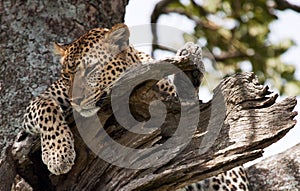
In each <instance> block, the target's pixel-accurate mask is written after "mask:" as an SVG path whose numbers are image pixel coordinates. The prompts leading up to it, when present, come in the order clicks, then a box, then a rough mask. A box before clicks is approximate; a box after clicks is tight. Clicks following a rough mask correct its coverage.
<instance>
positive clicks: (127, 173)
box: [13, 58, 297, 191]
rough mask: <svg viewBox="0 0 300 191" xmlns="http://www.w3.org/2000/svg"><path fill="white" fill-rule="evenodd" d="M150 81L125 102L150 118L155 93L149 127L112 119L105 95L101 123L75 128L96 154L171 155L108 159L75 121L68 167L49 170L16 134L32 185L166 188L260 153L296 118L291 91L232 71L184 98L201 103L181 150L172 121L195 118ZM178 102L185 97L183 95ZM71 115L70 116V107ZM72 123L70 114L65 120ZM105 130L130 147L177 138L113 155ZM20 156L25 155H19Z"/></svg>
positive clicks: (185, 66)
mask: <svg viewBox="0 0 300 191" xmlns="http://www.w3.org/2000/svg"><path fill="white" fill-rule="evenodd" d="M168 61H169V62H171V63H172V64H174V65H176V66H177V67H179V68H180V69H182V70H183V71H191V70H197V66H196V67H195V65H190V63H189V62H188V60H187V59H184V58H182V59H179V60H172V59H169V60H168ZM161 62H162V61H157V62H156V63H152V64H150V65H147V66H145V67H136V68H132V69H131V70H129V71H128V72H127V73H126V74H125V75H124V76H123V77H122V78H121V79H122V80H123V81H125V82H126V83H123V86H122V87H123V88H124V89H127V88H129V89H130V87H129V84H131V83H134V82H135V80H137V79H138V78H139V75H140V74H145V73H147V72H149V73H150V75H154V74H155V67H156V65H158V64H161ZM161 70H162V69H161ZM153 71H154V73H152V72H153ZM162 71H163V70H162ZM166 74H168V73H167V72H166ZM122 80H121V81H122ZM156 82H157V80H156V79H154V80H149V81H147V82H144V83H142V84H140V85H139V86H137V88H135V90H134V91H133V93H132V94H131V98H130V100H129V105H130V108H131V113H132V115H133V116H134V117H135V118H136V119H137V120H139V121H147V120H149V119H150V120H152V118H151V116H150V114H149V105H151V104H150V103H151V102H152V101H153V100H157V99H160V100H163V102H164V103H165V105H166V109H167V111H168V112H167V113H166V118H165V121H164V123H163V124H162V125H161V126H160V127H161V128H159V129H155V130H153V131H152V132H151V133H149V134H135V133H131V132H129V131H128V130H125V129H124V128H122V127H121V126H120V125H119V124H118V123H117V121H116V119H115V117H114V116H113V115H112V110H111V107H110V103H108V102H106V103H105V106H104V107H103V108H102V109H101V111H100V112H99V120H100V121H101V124H103V126H104V129H105V131H103V128H97V127H98V126H97V124H98V119H89V120H84V119H82V120H77V121H76V125H77V128H78V129H79V131H81V136H83V134H82V132H92V133H87V134H86V135H88V140H89V143H94V145H95V144H96V145H97V147H96V149H94V150H93V151H94V152H95V153H97V154H101V155H102V156H109V157H112V158H113V159H114V160H115V161H117V160H118V159H121V161H122V160H123V161H124V163H126V164H129V163H133V164H134V162H136V161H137V162H140V163H139V164H140V167H142V166H147V164H148V163H151V162H153V160H148V159H149V157H150V158H151V157H155V156H159V154H161V153H162V154H163V155H161V156H164V157H166V158H169V159H170V161H169V162H167V163H162V164H159V165H157V166H153V167H152V168H146V169H126V168H122V167H118V166H115V165H110V164H109V163H107V162H105V161H104V160H102V159H100V158H98V157H97V156H96V155H95V154H94V153H92V152H91V150H90V149H89V148H87V147H86V143H85V142H83V140H82V139H81V138H80V135H79V133H78V132H77V129H76V128H73V129H74V133H75V141H76V152H77V159H76V161H75V166H74V167H73V169H72V170H71V171H70V172H69V173H68V174H66V175H61V176H54V175H49V172H48V171H47V169H46V168H45V166H43V165H42V162H41V156H40V150H39V149H38V148H39V147H36V148H35V146H38V145H39V143H38V141H35V142H34V139H23V141H25V143H24V145H30V147H29V148H30V149H29V150H28V149H27V150H26V149H25V150H24V149H23V150H22V149H21V148H20V147H18V146H16V145H18V144H19V145H20V142H19V141H16V142H15V147H14V149H13V150H14V152H15V151H18V152H15V153H18V155H14V156H15V160H16V161H19V163H18V167H17V169H18V173H19V174H20V175H21V176H22V177H24V178H25V179H26V180H27V181H28V182H29V183H30V184H31V185H32V186H33V187H34V188H36V189H43V190H53V189H56V190H124V191H127V190H172V189H176V188H179V187H182V186H184V185H187V184H189V183H191V182H195V181H198V180H202V179H205V178H207V177H210V176H212V175H216V174H218V173H220V172H222V171H225V170H228V169H230V168H232V167H235V166H237V165H240V164H243V163H245V162H248V161H250V160H253V159H255V158H258V157H260V156H261V155H262V151H263V148H265V147H267V146H268V145H270V144H272V143H274V142H276V141H277V140H278V139H280V138H281V137H283V136H284V135H285V134H286V133H287V132H288V131H289V130H290V129H291V128H292V127H293V126H294V125H295V124H296V121H295V120H293V118H294V117H295V115H297V114H296V112H293V111H292V110H293V108H294V107H295V105H296V99H295V98H287V99H285V100H283V101H282V102H279V103H275V100H276V98H277V95H276V94H271V92H270V91H268V88H267V87H264V86H262V85H260V84H259V83H258V80H257V78H256V77H255V75H254V74H253V73H245V74H237V75H234V76H232V77H229V78H226V79H224V80H223V81H222V82H221V83H220V85H219V86H218V87H217V88H216V89H215V90H214V97H213V99H212V100H211V102H209V103H200V106H194V105H190V106H189V109H188V110H187V111H196V110H199V109H200V111H201V113H200V115H199V123H198V127H197V129H196V131H195V132H192V135H193V139H192V140H191V142H190V143H189V144H188V146H187V147H186V148H185V149H184V150H183V152H179V151H180V149H179V148H180V147H181V146H182V145H181V144H177V143H178V142H180V140H182V139H181V138H182V137H181V135H180V134H176V130H177V128H178V122H179V121H181V120H185V121H186V124H185V125H186V126H185V128H186V129H187V131H190V129H189V126H190V125H192V122H193V120H194V119H191V118H189V115H188V116H187V117H186V118H185V119H182V118H183V117H182V118H180V117H181V116H182V114H181V115H180V112H181V109H182V106H181V105H180V102H179V101H178V100H174V99H172V98H171V99H168V98H166V97H161V95H159V94H158V93H157V91H155V89H153V84H155V83H156ZM126 84H128V87H126ZM119 96H121V94H120V95H119ZM116 103H117V105H122V104H124V100H122V99H119V100H118V99H117V101H116ZM183 103H185V104H186V105H189V104H188V102H183ZM154 105H155V104H154ZM152 106H153V105H152ZM152 106H151V107H152ZM151 107H150V108H151ZM150 110H151V109H150ZM156 112H157V113H158V114H157V115H158V116H159V115H161V114H163V113H160V110H156ZM152 114H153V113H152ZM74 116H75V117H76V113H75V114H74ZM152 117H153V116H152ZM154 118H155V116H154ZM77 119H78V118H77ZM155 119H156V118H155ZM155 119H154V122H155ZM74 125H75V123H74V121H72V119H71V120H70V126H74ZM139 125H141V124H139ZM146 126H147V123H146V122H145V123H142V125H141V126H140V128H142V129H145V127H146ZM95 127H96V128H95ZM81 128H83V129H81ZM93 128H95V129H93ZM105 132H106V133H107V134H109V136H110V137H112V138H113V139H114V140H115V141H117V142H118V143H120V144H122V145H125V146H127V147H131V148H136V149H142V148H151V147H154V146H160V145H164V144H166V141H168V140H169V139H171V138H172V139H175V140H177V141H175V144H174V145H170V146H169V147H166V148H165V149H161V150H158V152H150V153H147V154H148V155H146V156H145V155H138V154H136V153H131V152H128V153H125V156H121V157H118V155H119V154H124V153H122V152H119V151H116V150H112V149H110V147H109V146H110V145H109V144H108V142H107V139H108V138H109V136H108V135H106V133H105ZM185 133H188V132H185ZM86 135H85V136H84V137H86ZM21 142H22V141H21ZM33 143H34V144H33ZM24 145H23V147H24ZM31 145H35V146H33V147H32V146H31ZM32 148H35V149H32ZM112 153H113V154H112ZM126 154H127V155H126ZM20 156H22V159H23V161H26V162H20V161H21V160H20ZM24 158H25V159H26V160H24ZM156 159H158V160H159V159H160V158H156ZM147 160H148V161H147ZM20 169H22V170H20ZM29 175H30V176H29ZM32 177H34V178H32ZM45 185H47V186H45Z"/></svg>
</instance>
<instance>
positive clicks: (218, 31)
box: [125, 0, 300, 165]
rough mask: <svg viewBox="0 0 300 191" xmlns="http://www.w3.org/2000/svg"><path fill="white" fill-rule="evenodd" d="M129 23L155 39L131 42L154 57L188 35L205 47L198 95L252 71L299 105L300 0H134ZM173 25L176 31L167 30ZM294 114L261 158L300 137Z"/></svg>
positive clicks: (168, 53)
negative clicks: (281, 135)
mask: <svg viewBox="0 0 300 191" xmlns="http://www.w3.org/2000/svg"><path fill="white" fill-rule="evenodd" d="M125 23H126V24H127V25H128V26H129V27H130V28H131V29H132V31H133V32H134V34H132V35H131V37H132V38H137V36H142V37H143V38H149V40H148V42H152V43H148V44H147V43H144V44H138V43H136V42H135V39H132V43H133V44H134V45H135V46H136V47H137V48H138V49H141V50H143V51H145V52H147V53H149V54H152V55H153V56H154V57H155V58H162V57H166V56H172V55H174V50H176V49H178V48H180V47H181V46H182V45H183V44H184V43H185V42H187V41H192V42H195V43H198V44H200V45H201V46H203V47H204V48H203V50H204V63H205V67H206V70H207V73H206V75H205V80H204V82H203V85H202V88H201V89H200V93H199V97H200V99H202V100H204V101H208V100H210V99H211V97H212V93H211V92H212V90H213V89H214V87H215V86H216V85H217V84H218V83H219V82H220V80H221V79H222V78H224V77H226V76H229V75H232V74H234V73H237V72H250V71H251V72H254V73H255V74H256V75H257V76H258V79H259V81H260V82H261V83H262V84H265V85H268V86H269V87H270V89H271V91H274V92H276V93H278V94H280V97H279V98H278V101H280V100H282V99H284V98H286V97H287V96H297V100H298V104H297V107H296V109H295V110H296V111H298V112H299V111H300V106H299V105H300V104H299V102H300V81H299V80H300V63H299V55H300V33H299V31H300V1H298V0H289V1H285V0H267V1H265V0H257V1H250V0H222V1H221V0H163V1H160V0H150V1H140V0H130V1H129V4H128V6H127V7H126V14H125ZM150 23H158V27H157V28H156V29H155V30H154V29H153V28H152V29H151V27H148V29H146V30H148V31H145V33H144V32H143V34H136V33H135V29H136V28H137V27H139V26H143V25H145V24H150ZM148 26H149V25H148ZM159 26H161V27H159ZM166 26H168V27H166ZM170 27H171V28H173V29H174V30H173V31H176V32H168V29H166V28H170ZM144 28H147V27H144ZM151 30H152V31H151ZM136 31H137V30H136ZM145 34H152V36H151V35H150V36H147V35H145ZM153 44H154V45H153ZM162 44H163V45H165V46H160V45H162ZM296 119H297V120H298V124H297V125H296V127H294V128H293V129H292V130H291V131H290V132H289V133H288V134H287V135H286V136H285V137H284V138H283V139H281V140H280V141H278V142H277V143H275V144H273V145H271V146H270V147H268V148H267V149H266V150H265V151H266V152H265V153H264V157H263V158H265V157H267V156H270V155H273V154H276V153H279V152H282V151H284V150H286V149H287V148H289V147H292V146H294V145H295V144H298V143H300V139H299V135H300V124H299V121H300V117H299V116H297V117H296ZM263 158H260V159H257V160H256V161H253V162H250V164H253V163H255V162H258V161H260V160H262V159H263ZM248 165H249V164H248Z"/></svg>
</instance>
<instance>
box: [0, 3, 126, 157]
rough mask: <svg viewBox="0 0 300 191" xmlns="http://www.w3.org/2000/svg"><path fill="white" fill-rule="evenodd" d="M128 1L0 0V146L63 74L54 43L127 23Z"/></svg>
mask: <svg viewBox="0 0 300 191" xmlns="http://www.w3.org/2000/svg"><path fill="white" fill-rule="evenodd" d="M127 3H128V0H92V1H81V0H58V1H51V0H45V1H39V0H27V1H23V0H16V1H10V0H1V1H0V23H1V25H0V97H1V99H0V103H1V110H0V135H1V136H0V150H1V151H2V150H3V147H4V146H7V145H8V143H9V142H11V141H12V140H13V137H15V135H16V134H17V132H18V131H19V129H20V128H19V127H20V124H21V118H22V115H23V113H24V109H25V107H26V106H27V104H28V101H29V100H30V99H32V97H34V96H36V95H38V94H39V93H41V92H42V91H43V90H45V89H46V87H47V86H48V85H50V84H51V83H53V82H54V81H55V80H56V79H57V78H58V76H59V70H60V65H59V62H58V58H54V57H53V51H52V45H53V42H60V43H69V42H72V40H74V39H75V38H77V37H79V36H80V35H81V34H83V33H85V32H86V31H87V30H89V29H91V28H95V27H111V26H113V25H114V24H116V23H121V22H124V14H125V6H126V5H127Z"/></svg>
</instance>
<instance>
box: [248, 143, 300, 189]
mask: <svg viewBox="0 0 300 191" xmlns="http://www.w3.org/2000/svg"><path fill="white" fill-rule="evenodd" d="M247 173H248V177H249V182H250V185H251V187H252V189H253V190H266V191H269V190H278V191H280V190H282V191H285V190H295V191H296V190H300V144H297V145H295V146H293V147H292V148H290V149H288V150H286V151H284V152H282V153H279V154H276V155H274V156H271V157H268V158H266V159H265V160H263V161H261V162H259V163H257V164H255V165H253V166H251V167H249V168H248V169H247Z"/></svg>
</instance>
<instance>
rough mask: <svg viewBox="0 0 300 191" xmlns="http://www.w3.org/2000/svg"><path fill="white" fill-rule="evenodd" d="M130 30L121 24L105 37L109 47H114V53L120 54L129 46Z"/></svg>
mask: <svg viewBox="0 0 300 191" xmlns="http://www.w3.org/2000/svg"><path fill="white" fill-rule="evenodd" d="M129 35H130V33H129V29H128V27H127V25H125V24H123V23H120V24H116V25H114V26H113V27H112V29H111V30H110V31H109V32H108V33H107V34H106V35H105V40H106V42H107V43H108V44H109V45H112V47H111V48H112V49H113V50H112V51H114V53H119V52H121V51H123V50H125V49H126V48H127V47H128V44H129Z"/></svg>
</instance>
